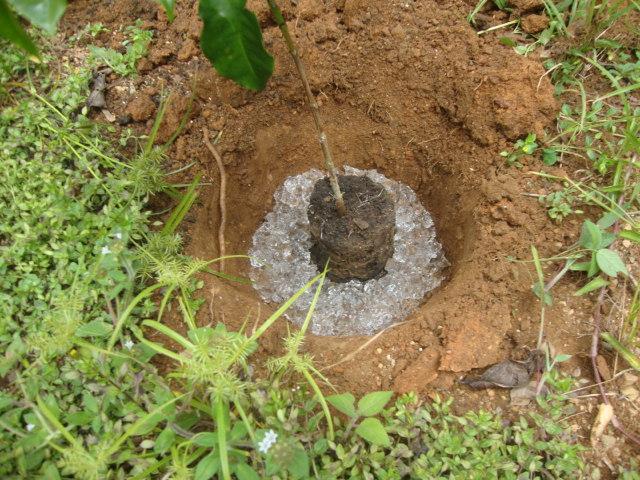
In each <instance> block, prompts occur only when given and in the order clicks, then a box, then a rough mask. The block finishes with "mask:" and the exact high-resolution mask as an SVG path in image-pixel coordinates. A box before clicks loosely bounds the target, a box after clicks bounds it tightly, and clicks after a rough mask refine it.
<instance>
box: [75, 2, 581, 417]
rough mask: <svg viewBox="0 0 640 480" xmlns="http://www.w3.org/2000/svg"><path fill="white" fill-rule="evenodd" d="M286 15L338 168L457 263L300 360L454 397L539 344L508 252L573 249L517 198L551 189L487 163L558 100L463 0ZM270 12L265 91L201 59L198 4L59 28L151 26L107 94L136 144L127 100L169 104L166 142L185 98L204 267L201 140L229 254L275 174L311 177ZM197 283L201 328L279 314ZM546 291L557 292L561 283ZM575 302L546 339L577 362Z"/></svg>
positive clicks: (250, 295) (233, 288)
mask: <svg viewBox="0 0 640 480" xmlns="http://www.w3.org/2000/svg"><path fill="white" fill-rule="evenodd" d="M282 3H283V4H284V5H283V6H284V7H285V14H286V17H287V20H288V21H289V22H290V28H291V29H292V31H293V32H294V33H295V35H296V37H297V39H298V41H299V43H300V49H301V52H302V54H303V57H304V58H303V59H304V61H305V62H306V64H307V65H308V70H309V75H310V80H311V85H312V89H313V92H314V93H315V95H316V96H317V99H318V103H320V104H321V110H322V115H323V117H324V118H325V120H326V123H327V131H328V134H329V137H330V139H331V142H332V145H333V148H334V150H335V152H334V155H335V157H336V162H337V163H338V165H339V166H340V165H343V164H349V165H352V166H355V167H357V168H361V169H371V168H375V169H377V170H378V171H380V172H381V173H383V174H384V175H386V176H387V177H390V178H394V179H397V180H399V181H401V182H404V183H406V184H408V185H409V186H411V187H412V188H413V189H414V190H415V191H416V192H417V194H418V196H419V198H420V199H421V201H422V202H423V204H424V205H425V207H426V208H427V210H428V211H429V212H431V214H432V215H433V217H434V219H435V222H436V227H437V229H438V232H439V239H440V241H441V243H442V244H443V246H444V248H445V251H446V256H447V258H448V259H449V261H450V262H451V263H452V267H451V268H450V271H449V281H448V283H447V284H446V285H444V286H443V287H442V288H440V289H439V290H438V291H437V292H436V293H435V294H434V295H433V296H432V297H431V298H430V299H429V300H428V301H427V302H426V303H425V304H424V305H423V306H422V307H421V308H419V309H418V311H416V312H415V314H414V315H412V316H411V317H410V318H409V319H408V321H407V322H405V323H403V324H400V325H398V326H395V327H393V328H390V329H388V330H386V331H385V332H384V333H382V334H381V335H380V336H379V337H377V338H376V339H375V340H374V341H372V342H369V343H368V344H367V346H366V347H364V348H360V347H361V346H362V345H363V344H365V342H367V341H368V339H367V338H366V337H350V338H326V337H313V336H309V338H308V343H307V348H308V350H309V351H310V352H311V353H312V354H313V355H314V356H315V359H316V362H317V364H318V366H319V368H321V369H323V373H324V374H325V375H327V377H328V378H329V379H330V380H331V381H332V382H333V383H334V385H335V386H336V388H338V390H341V391H342V390H348V391H352V392H354V393H358V392H362V391H366V390H371V389H380V388H385V389H387V388H393V389H395V390H396V391H399V392H405V391H409V390H417V391H421V392H425V391H432V390H435V389H446V390H451V389H452V388H454V385H455V383H454V382H455V380H456V378H458V377H459V376H460V372H466V371H469V370H471V369H474V368H480V367H484V366H487V365H489V364H492V363H494V362H498V361H500V360H503V359H505V358H506V357H508V356H510V355H516V356H518V355H521V356H524V353H525V352H526V351H527V350H528V349H531V348H534V347H535V341H536V337H537V329H538V315H539V306H538V304H537V302H536V301H535V300H534V297H533V296H532V294H531V292H530V286H531V284H532V282H533V279H532V276H531V272H532V270H531V269H530V268H529V265H528V264H522V263H514V262H510V261H508V260H507V257H508V256H512V257H519V258H529V257H530V250H529V248H530V245H531V244H536V245H538V246H539V248H540V249H541V255H546V254H550V253H552V252H553V253H555V251H557V248H558V246H559V245H563V244H567V243H570V241H571V239H575V235H576V226H577V224H578V223H577V221H567V222H565V223H564V224H563V225H562V227H557V226H555V225H554V224H552V223H551V222H550V221H549V220H548V219H547V217H546V214H545V212H544V211H543V209H542V208H540V206H539V205H538V204H537V202H536V201H535V199H533V198H531V197H530V196H525V195H523V193H526V192H534V193H537V192H539V191H544V187H545V186H544V185H543V184H541V183H540V180H536V179H535V177H534V176H531V175H527V172H526V168H525V169H524V170H515V169H506V168H505V167H504V163H503V162H504V161H503V159H502V158H501V157H499V155H498V153H499V152H500V151H501V150H503V149H505V148H509V147H510V145H511V144H512V142H513V140H515V139H516V138H518V137H520V136H523V135H525V134H527V133H528V132H532V131H533V132H537V133H541V131H542V129H543V128H545V127H547V126H549V125H551V124H552V122H553V118H554V116H555V113H556V108H557V105H556V102H555V100H554V98H553V96H552V87H551V85H550V83H549V82H548V80H547V78H546V77H545V76H544V70H543V68H542V67H541V65H540V63H539V62H538V61H537V60H536V59H534V58H523V57H521V56H518V55H516V54H515V53H514V52H513V51H512V49H511V48H508V47H505V46H501V45H499V44H498V43H497V42H496V40H495V38H488V37H487V38H485V37H479V36H478V35H477V34H476V32H474V31H473V30H472V29H471V28H470V27H469V25H468V24H467V23H466V21H465V17H466V14H467V13H468V11H469V9H470V5H469V4H467V3H464V2H462V1H459V0H447V1H446V2H436V1H428V0H427V1H423V2H413V1H411V0H408V1H406V2H388V1H386V0H346V1H345V0H342V1H340V0H337V1H326V2H321V1H320V0H300V1H299V2H297V7H294V6H292V5H291V4H289V3H288V2H282ZM265 5H266V3H265V2H262V1H258V0H255V1H249V7H250V8H253V9H254V10H255V11H257V13H258V17H259V20H260V22H261V24H262V26H263V28H264V30H265V41H266V45H267V48H268V49H269V50H270V51H271V52H272V53H273V54H274V56H275V58H276V71H275V74H274V76H273V78H272V80H271V81H270V82H269V85H268V86H267V88H266V90H265V91H263V92H260V93H251V92H247V91H244V90H242V89H240V88H239V87H237V86H235V85H234V84H233V83H231V82H230V81H228V80H225V79H222V78H220V77H219V76H218V75H217V74H216V73H215V72H214V71H213V69H212V67H211V66H210V65H209V63H208V62H207V61H206V59H204V58H203V56H202V55H201V54H200V52H199V49H198V47H197V42H198V36H199V30H200V23H199V20H198V18H197V13H196V4H195V2H189V1H185V2H180V4H179V5H178V8H177V19H176V20H175V22H174V23H172V24H169V23H168V22H167V21H166V18H165V16H164V13H163V12H161V11H160V10H159V8H158V7H157V5H156V3H155V2H152V1H138V0H114V1H113V2H111V4H110V6H109V7H108V8H105V6H104V2H103V1H101V0H79V1H76V2H72V3H71V4H70V6H69V12H68V14H67V15H66V19H65V25H66V28H67V29H68V31H69V32H72V31H76V30H77V29H78V28H80V27H82V26H84V25H85V24H86V23H87V22H88V21H91V22H96V21H101V22H103V23H104V24H105V25H107V26H108V27H110V28H113V29H116V28H118V27H119V26H121V25H127V24H131V23H133V22H134V21H135V20H137V19H139V18H140V19H143V20H144V22H145V23H146V26H147V27H149V28H153V29H155V30H156V36H155V38H154V43H153V45H152V47H151V50H150V53H149V55H148V58H146V59H143V60H142V61H141V62H140V63H139V65H138V68H139V72H140V76H139V77H137V78H136V79H133V80H131V79H116V78H111V79H110V82H111V83H110V86H109V89H108V94H107V105H108V108H109V109H110V110H111V111H112V112H113V113H114V114H115V115H116V117H122V116H124V115H126V114H129V115H130V116H131V117H132V118H134V119H136V120H141V122H139V123H136V124H133V125H134V126H135V128H136V129H137V130H138V131H139V132H146V131H148V130H149V128H150V125H151V123H152V119H151V118H150V117H151V115H152V112H151V113H150V112H146V113H145V114H144V115H141V114H140V112H138V111H137V105H143V106H144V105H148V102H147V101H146V100H147V99H151V100H152V101H154V102H155V103H156V104H157V101H158V96H159V93H160V92H161V91H163V90H164V91H171V92H173V93H172V95H171V99H170V102H171V103H170V105H169V109H168V112H167V116H166V119H165V121H164V122H163V125H162V127H161V129H160V141H163V140H166V139H167V138H168V137H169V136H170V135H171V133H172V131H173V130H174V129H175V127H176V126H177V124H178V123H179V121H180V118H181V116H182V115H183V114H184V112H185V111H186V108H187V105H188V96H189V95H190V94H191V93H192V92H193V93H195V95H196V97H197V101H196V102H195V105H196V107H195V109H194V111H193V113H192V117H191V119H190V121H189V122H188V124H187V126H186V129H185V131H184V133H183V134H182V135H181V136H180V137H179V138H178V139H177V141H176V143H175V146H174V148H173V149H172V151H171V152H170V157H171V159H172V161H173V163H174V165H171V168H174V167H176V168H178V167H183V166H185V165H187V164H190V163H192V162H195V166H194V167H192V168H191V169H190V170H189V171H188V172H187V174H188V176H189V177H191V176H192V175H194V174H195V173H196V172H201V173H204V174H205V176H206V177H208V178H209V179H210V182H211V183H212V184H213V186H212V187H207V188H206V189H205V190H204V191H203V192H202V194H201V196H200V202H201V203H200V204H199V205H197V206H196V207H195V208H194V210H193V211H192V214H191V216H190V217H188V219H187V220H188V222H187V223H186V231H185V232H184V234H185V237H186V240H187V243H188V250H189V253H191V254H192V255H196V256H198V257H202V258H213V257H215V256H217V255H218V251H217V247H216V243H217V242H216V240H215V239H216V238H217V228H218V221H219V207H218V190H217V185H218V184H219V180H218V173H217V169H216V166H215V162H214V160H213V158H211V157H210V154H209V152H208V151H207V149H206V148H205V146H204V143H203V141H202V128H203V127H205V126H206V127H207V128H208V129H209V130H213V131H216V132H217V131H222V132H223V133H222V136H221V140H220V143H219V145H218V148H219V149H220V151H221V152H222V155H223V158H224V162H225V167H226V175H227V199H226V203H227V208H228V211H227V229H226V232H227V233H226V241H227V242H226V251H227V252H228V253H229V252H233V253H243V252H246V251H247V250H248V249H249V246H250V242H251V237H252V235H253V232H254V231H255V230H256V228H257V227H258V226H259V225H260V223H261V222H262V220H263V218H264V216H265V214H266V213H267V212H268V211H269V210H270V209H271V202H272V195H273V192H274V190H275V189H276V188H277V187H278V186H279V185H280V184H281V183H282V182H283V180H284V179H285V178H286V177H288V176H290V175H294V174H299V173H301V172H303V171H306V170H308V169H309V168H312V167H319V166H320V165H321V151H320V148H319V146H318V144H317V142H316V139H315V133H314V130H313V124H312V120H311V116H310V114H309V113H308V110H307V107H306V106H305V104H304V101H303V95H302V89H301V85H300V82H299V79H298V78H297V76H296V72H295V68H294V66H293V63H292V61H291V60H290V58H289V56H288V53H287V51H286V48H285V45H284V43H283V42H282V40H281V38H280V34H279V32H278V30H277V28H276V27H275V25H274V24H273V23H272V22H271V21H270V20H269V16H268V13H267V11H266V6H265ZM122 39H123V38H122V36H119V35H111V33H103V34H101V36H100V37H99V38H98V40H99V41H102V42H104V43H106V44H107V45H110V46H112V47H118V46H119V45H120V42H121V41H122ZM145 119H146V120H145ZM145 122H146V123H145ZM558 173H562V172H560V171H558ZM226 268H227V270H228V272H229V273H233V274H239V275H246V274H247V271H248V270H247V269H248V265H247V264H246V263H245V262H240V261H237V262H227V267H226ZM205 281H206V287H205V289H204V290H203V294H204V295H205V296H206V297H207V303H206V305H207V308H203V309H202V310H201V318H200V321H201V322H203V323H205V322H217V321H224V322H225V323H227V324H228V325H230V326H231V327H239V326H240V325H241V324H242V323H243V322H244V321H245V320H246V319H247V318H250V321H249V325H251V324H252V322H253V321H254V319H255V321H256V322H258V321H260V320H262V319H263V318H265V316H266V315H268V314H269V313H270V312H272V311H273V306H271V305H265V304H263V303H262V302H261V301H260V300H259V297H258V295H257V294H256V293H255V292H254V291H253V290H252V289H251V287H250V286H243V285H240V286H238V285H234V284H230V283H228V282H222V281H217V280H215V279H211V278H206V279H205ZM557 288H559V289H560V291H559V292H558V295H559V296H561V295H562V292H563V290H562V289H563V288H567V289H570V288H572V287H571V286H568V287H564V286H563V285H560V286H559V287H557ZM567 291H571V290H567ZM567 297H568V295H567ZM561 298H562V297H561ZM585 303H587V302H582V303H580V304H576V305H572V304H566V303H564V304H563V303H559V304H558V305H556V306H555V307H554V308H552V309H550V311H549V312H548V314H547V315H548V318H547V322H548V332H549V336H550V341H551V342H552V343H553V344H555V345H556V346H557V348H558V349H560V350H562V351H563V352H566V353H577V352H586V351H587V347H586V346H587V344H588V342H589V338H588V337H580V334H584V333H589V332H590V326H589V322H588V318H589V317H588V315H587V314H584V313H583V312H581V311H579V308H582V309H583V311H584V309H585V308H586V309H587V311H588V308H589V305H588V304H587V305H585ZM176 324H178V322H177V321H176ZM285 332H286V325H285V321H284V320H283V321H282V322H281V323H280V324H278V325H276V327H275V328H274V329H272V331H271V332H270V333H269V335H267V336H266V338H265V339H264V341H263V343H262V349H261V352H262V353H263V354H273V353H277V352H279V351H280V348H281V341H280V340H281V338H282V337H283V336H284V334H285ZM514 349H515V350H516V351H515V352H514ZM347 355H348V356H347ZM455 388H458V387H455ZM481 398H483V397H481V396H479V394H476V393H475V392H474V393H465V394H464V395H463V396H460V397H459V398H458V402H457V403H458V404H459V405H461V406H462V408H465V406H473V407H476V406H478V404H477V403H475V402H479V401H480V399H481ZM465 399H468V402H467V403H469V405H465Z"/></svg>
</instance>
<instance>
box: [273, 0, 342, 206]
mask: <svg viewBox="0 0 640 480" xmlns="http://www.w3.org/2000/svg"><path fill="white" fill-rule="evenodd" d="M267 3H268V4H269V8H270V9H271V15H272V16H273V19H274V20H275V22H276V23H277V24H278V27H279V28H280V32H282V36H283V37H284V41H285V43H286V44H287V49H288V50H289V53H290V54H291V57H292V58H293V63H295V65H296V68H297V69H298V74H299V75H300V79H301V80H302V84H303V86H304V91H305V93H306V95H307V100H308V102H309V107H310V108H311V113H312V115H313V121H314V123H315V125H316V130H317V132H318V140H319V141H320V146H321V147H322V154H323V156H324V164H325V166H326V168H327V170H328V171H329V183H330V184H331V189H332V190H333V194H334V195H335V197H336V207H337V208H338V213H339V214H340V215H344V214H345V213H347V209H346V207H345V205H344V199H343V198H342V192H341V191H340V186H339V185H338V170H337V169H336V166H335V164H334V163H333V157H332V155H331V150H330V149H329V140H328V139H327V134H326V133H325V132H324V126H323V125H322V120H321V118H320V108H319V107H318V102H316V98H315V97H314V96H313V92H312V91H311V86H310V85H309V79H308V78H307V73H306V71H305V69H304V65H303V63H302V60H300V55H299V54H298V48H297V47H296V44H295V42H294V41H293V38H292V37H291V34H290V33H289V27H287V22H285V20H284V17H283V16H282V11H281V10H280V7H278V5H277V4H276V1H275V0H267Z"/></svg>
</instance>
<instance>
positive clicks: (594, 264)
mask: <svg viewBox="0 0 640 480" xmlns="http://www.w3.org/2000/svg"><path fill="white" fill-rule="evenodd" d="M599 271H600V268H599V267H598V261H597V260H596V252H593V253H592V254H591V260H590V261H589V268H588V269H587V278H591V277H593V276H594V275H595V274H596V273H598V272H599Z"/></svg>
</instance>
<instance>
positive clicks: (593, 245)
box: [578, 220, 602, 250]
mask: <svg viewBox="0 0 640 480" xmlns="http://www.w3.org/2000/svg"><path fill="white" fill-rule="evenodd" d="M578 243H579V244H580V246H582V247H584V248H586V249H588V250H598V249H599V248H600V247H601V243H602V230H600V228H599V227H598V226H597V225H596V224H595V223H593V222H592V221H591V220H585V221H584V223H583V224H582V232H581V233H580V240H578Z"/></svg>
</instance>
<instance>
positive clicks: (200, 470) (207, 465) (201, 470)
mask: <svg viewBox="0 0 640 480" xmlns="http://www.w3.org/2000/svg"><path fill="white" fill-rule="evenodd" d="M219 469H220V459H219V458H218V456H217V455H215V454H213V453H210V454H209V455H207V456H206V457H204V458H203V459H202V460H200V461H199V462H198V466H197V467H196V473H195V476H194V477H193V478H194V480H209V479H210V478H213V476H214V475H215V474H216V473H218V470H219Z"/></svg>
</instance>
